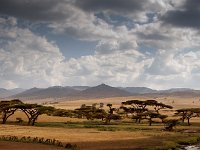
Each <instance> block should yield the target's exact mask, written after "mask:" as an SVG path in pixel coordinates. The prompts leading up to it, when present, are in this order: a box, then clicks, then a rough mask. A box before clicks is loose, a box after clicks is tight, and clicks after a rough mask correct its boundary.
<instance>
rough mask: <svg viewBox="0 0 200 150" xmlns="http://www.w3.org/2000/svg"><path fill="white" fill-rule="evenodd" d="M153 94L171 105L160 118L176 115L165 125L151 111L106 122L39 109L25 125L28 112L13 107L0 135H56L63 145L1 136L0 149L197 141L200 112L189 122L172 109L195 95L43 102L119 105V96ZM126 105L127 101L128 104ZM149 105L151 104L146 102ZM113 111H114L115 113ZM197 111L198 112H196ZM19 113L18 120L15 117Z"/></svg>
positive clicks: (189, 104) (105, 149)
mask: <svg viewBox="0 0 200 150" xmlns="http://www.w3.org/2000/svg"><path fill="white" fill-rule="evenodd" d="M135 99H137V100H140V101H145V100H152V99H154V100H156V101H157V102H158V103H163V104H166V105H170V106H172V107H173V108H172V109H168V108H164V109H160V110H159V113H160V114H162V115H163V116H166V115H167V116H168V117H165V120H177V122H176V123H175V124H174V125H172V128H171V129H170V130H168V129H169V128H168V127H169V126H170V123H169V122H168V123H167V122H165V121H163V122H162V120H161V119H159V118H157V117H153V116H152V118H151V119H152V120H151V121H152V122H151V125H150V119H148V118H145V119H141V121H140V122H136V121H135V120H136V119H137V118H132V116H131V115H129V116H126V117H125V114H122V113H121V114H120V115H121V118H120V119H110V120H109V122H107V123H105V119H103V120H102V119H100V118H99V119H97V118H92V119H91V118H87V117H66V116H63V117H61V116H52V115H47V114H43V115H40V116H39V117H38V119H37V120H36V123H35V125H34V126H28V125H27V121H28V120H27V116H26V115H25V114H24V113H23V112H22V111H16V112H15V113H14V114H13V115H12V116H11V117H9V118H8V120H7V122H6V124H1V125H0V136H1V137H17V138H19V139H20V138H22V137H28V138H35V137H37V138H44V139H55V140H58V141H60V142H62V143H63V144H68V145H69V146H68V147H65V148H64V147H57V146H49V145H43V144H40V143H39V144H33V143H21V142H13V141H5V140H2V141H0V149H2V150H11V149H15V150H18V149H20V150H25V149H29V150H32V149H34V150H36V149H38V150H40V149H41V150H56V149H58V150H61V149H66V148H67V149H78V150H79V149H80V150H112V149H113V150H114V149H118V150H129V149H130V150H131V149H141V150H143V149H180V148H181V147H184V145H189V144H198V141H199V140H200V117H199V116H198V115H193V116H191V118H190V120H189V121H190V124H189V125H188V123H187V119H186V120H185V122H184V123H182V121H181V115H175V114H176V113H177V110H181V109H183V108H189V109H190V108H200V100H199V98H198V97H181V96H176V97H175V96H167V97H162V96H160V97H152V96H132V97H115V98H104V99H87V100H73V101H65V100H63V101H60V102H57V103H46V104H45V105H46V106H53V107H55V108H56V109H66V110H74V109H77V108H80V107H81V106H83V104H84V106H92V105H93V104H95V103H96V104H97V105H98V104H100V103H103V104H104V106H103V107H102V109H105V111H106V112H109V111H110V109H109V106H107V104H112V108H120V107H121V105H122V102H126V101H128V100H135ZM130 106H131V105H130ZM150 109H152V110H153V109H154V107H153V106H150ZM115 113H116V112H114V114H115ZM196 114H197V113H196ZM145 117H147V116H145ZM16 118H18V119H19V118H20V120H22V121H20V122H19V121H16Z"/></svg>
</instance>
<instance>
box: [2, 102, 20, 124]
mask: <svg viewBox="0 0 200 150" xmlns="http://www.w3.org/2000/svg"><path fill="white" fill-rule="evenodd" d="M19 104H22V102H21V101H20V100H18V99H14V100H11V101H0V112H1V115H2V124H5V123H6V121H7V119H8V118H9V117H10V116H11V115H13V114H14V113H15V112H16V110H17V109H18V108H17V105H19Z"/></svg>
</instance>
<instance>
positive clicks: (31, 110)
mask: <svg viewBox="0 0 200 150" xmlns="http://www.w3.org/2000/svg"><path fill="white" fill-rule="evenodd" d="M18 108H19V109H21V110H22V111H23V112H24V113H25V114H26V116H27V118H28V125H32V126H34V124H35V121H36V120H37V118H38V116H39V115H42V114H48V113H49V112H52V111H54V107H47V106H42V105H38V104H21V105H18Z"/></svg>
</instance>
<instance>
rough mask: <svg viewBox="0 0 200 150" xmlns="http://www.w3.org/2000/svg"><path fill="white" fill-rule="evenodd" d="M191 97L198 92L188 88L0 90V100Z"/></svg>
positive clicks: (75, 87) (104, 87)
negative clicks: (143, 96) (153, 96)
mask: <svg viewBox="0 0 200 150" xmlns="http://www.w3.org/2000/svg"><path fill="white" fill-rule="evenodd" d="M141 94H142V95H145V94H148V95H155V96H156V95H173V96H180V95H193V96H200V91H199V90H194V89H188V88H173V89H169V90H159V91H158V90H153V89H150V88H147V87H111V86H109V85H106V84H101V85H98V86H95V87H89V86H66V87H62V86H53V87H49V88H31V89H28V90H24V89H12V90H7V89H0V98H6V97H7V98H20V99H45V98H67V99H89V98H109V97H125V96H133V95H141Z"/></svg>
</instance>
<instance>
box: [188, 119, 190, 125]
mask: <svg viewBox="0 0 200 150" xmlns="http://www.w3.org/2000/svg"><path fill="white" fill-rule="evenodd" d="M187 123H188V126H190V118H187Z"/></svg>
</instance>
